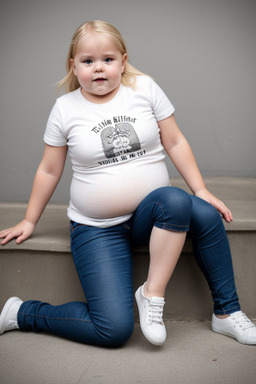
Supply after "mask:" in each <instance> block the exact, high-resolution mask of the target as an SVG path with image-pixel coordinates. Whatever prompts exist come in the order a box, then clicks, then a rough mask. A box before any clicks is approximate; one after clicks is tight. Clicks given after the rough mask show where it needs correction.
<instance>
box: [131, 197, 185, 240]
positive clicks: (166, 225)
mask: <svg viewBox="0 0 256 384" xmlns="http://www.w3.org/2000/svg"><path fill="white" fill-rule="evenodd" d="M152 204H156V205H158V207H159V208H160V209H161V211H162V215H163V217H164V222H163V223H159V224H161V225H163V226H164V227H168V226H170V227H177V228H184V227H186V230H185V231H184V232H187V231H188V226H187V225H184V224H183V225H179V224H168V223H167V222H166V217H165V211H164V208H163V206H162V205H161V204H160V203H159V202H158V201H151V202H150V203H149V204H148V205H146V206H145V207H144V208H143V209H142V211H141V213H140V215H139V216H141V215H142V213H143V211H144V210H145V209H146V208H147V207H149V206H150V205H152ZM136 221H137V220H136ZM134 223H135V222H134ZM155 226H157V225H155ZM164 229H167V228H164ZM171 229H173V228H171ZM173 230H174V229H173Z"/></svg>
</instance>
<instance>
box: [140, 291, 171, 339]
mask: <svg viewBox="0 0 256 384" xmlns="http://www.w3.org/2000/svg"><path fill="white" fill-rule="evenodd" d="M144 285H145V284H144ZM144 285H143V286H141V287H139V288H138V290H137V291H136V293H135V298H136V301H137V305H138V310H139V317H140V326H141V330H142V332H143V334H144V336H145V337H146V339H148V341H150V342H151V343H152V344H154V345H157V346H160V345H162V344H164V342H165V340H166V329H165V326H164V323H163V309H164V304H165V301H164V298H163V297H152V298H151V299H149V298H147V297H146V296H144V294H143V287H144Z"/></svg>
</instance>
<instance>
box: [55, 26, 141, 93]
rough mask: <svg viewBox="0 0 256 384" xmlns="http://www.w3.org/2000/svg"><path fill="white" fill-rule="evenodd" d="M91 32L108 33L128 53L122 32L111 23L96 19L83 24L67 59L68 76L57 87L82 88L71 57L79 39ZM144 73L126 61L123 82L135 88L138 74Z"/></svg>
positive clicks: (68, 90)
mask: <svg viewBox="0 0 256 384" xmlns="http://www.w3.org/2000/svg"><path fill="white" fill-rule="evenodd" d="M89 32H96V33H104V34H106V35H108V36H109V37H110V38H111V40H112V42H113V44H114V45H115V47H116V48H117V49H118V50H119V51H120V53H121V54H122V55H124V54H127V49H126V45H125V42H124V40H123V38H122V35H121V34H120V32H119V31H118V30H117V29H116V28H115V27H114V26H113V25H111V24H109V23H107V22H105V21H100V20H94V21H90V22H87V23H84V24H82V25H81V26H80V27H79V28H77V30H76V31H75V33H74V35H73V37H72V40H71V43H70V47H69V51H68V55H67V59H66V72H67V74H66V76H65V77H64V78H63V79H62V80H61V81H59V82H58V83H57V89H58V90H59V89H60V88H62V87H64V88H65V90H66V92H72V91H75V90H76V89H78V88H80V84H79V82H78V80H77V77H76V76H75V75H74V72H73V69H72V66H71V63H70V59H74V56H75V54H76V48H77V44H78V42H79V40H80V39H81V38H82V37H83V36H85V35H86V34H88V33H89ZM140 75H144V74H143V73H142V72H140V71H139V70H137V69H136V68H135V67H133V66H132V65H131V64H130V63H129V62H127V63H126V65H125V69H124V72H123V74H122V79H121V83H122V84H123V85H126V86H131V87H133V88H135V86H136V76H140Z"/></svg>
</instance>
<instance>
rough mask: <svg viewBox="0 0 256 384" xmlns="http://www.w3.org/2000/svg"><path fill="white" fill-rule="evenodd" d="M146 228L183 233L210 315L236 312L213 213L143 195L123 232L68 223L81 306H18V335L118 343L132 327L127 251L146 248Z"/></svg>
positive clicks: (160, 193)
mask: <svg viewBox="0 0 256 384" xmlns="http://www.w3.org/2000/svg"><path fill="white" fill-rule="evenodd" d="M153 226H156V227H159V228H163V229H166V230H171V231H181V232H188V236H189V237H191V238H192V240H193V247H194V255H195V258H196V260H197V263H198V265H199V267H200V268H201V270H202V272H203V274H204V276H205V278H206V279H207V281H208V284H209V287H210V290H211V293H212V298H213V302H214V312H215V313H216V314H230V313H232V312H235V311H237V310H240V306H239V302H238V296H237V293H236V287H235V283H234V274H233V267H232V260H231V254H230V248H229V244H228V240H227V236H226V232H225V228H224V225H223V222H222V219H221V216H220V214H219V212H218V211H217V210H216V209H215V208H214V207H213V206H212V205H210V204H208V203H207V202H205V201H203V200H201V199H199V198H197V197H195V196H192V195H189V194H187V193H186V192H184V191H183V190H181V189H179V188H175V187H163V188H159V189H157V190H155V191H153V192H151V193H150V194H149V195H148V196H147V197H146V198H145V199H144V200H143V201H142V202H141V203H140V205H139V206H138V208H137V210H136V211H135V213H134V215H133V216H132V218H131V219H130V220H129V221H127V222H126V223H124V224H121V225H117V226H114V227H110V228H97V227H90V226H86V225H81V224H78V223H74V222H71V224H70V231H71V250H72V254H73V258H74V262H75V265H76V268H77V271H78V275H79V278H80V281H81V285H82V287H83V290H84V293H85V296H86V299H87V302H86V303H85V302H72V303H67V304H63V305H58V306H53V305H50V304H48V303H43V302H39V301H27V302H24V303H23V304H22V305H21V307H20V310H19V312H18V324H19V326H20V328H21V329H23V330H34V331H46V332H51V333H53V334H56V335H59V336H62V337H65V338H68V339H71V340H75V341H78V342H82V343H87V344H94V345H102V346H119V345H122V344H123V343H125V341H127V340H128V339H129V338H130V336H131V334H132V332H133V326H134V314H133V279H132V250H131V243H132V242H134V243H137V244H148V242H149V238H150V234H151V231H152V228H153Z"/></svg>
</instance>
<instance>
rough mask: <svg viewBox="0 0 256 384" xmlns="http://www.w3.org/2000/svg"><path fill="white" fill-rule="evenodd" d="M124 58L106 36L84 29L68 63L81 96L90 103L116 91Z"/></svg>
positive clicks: (123, 65) (109, 96)
mask: <svg viewBox="0 0 256 384" xmlns="http://www.w3.org/2000/svg"><path fill="white" fill-rule="evenodd" d="M126 61H127V55H126V54H124V55H122V54H121V52H120V51H119V50H118V49H117V48H116V47H115V46H114V45H113V43H112V42H111V40H110V38H108V37H107V36H104V35H103V34H102V35H101V34H99V33H88V34H87V35H86V36H83V37H82V38H81V39H80V40H79V42H78V44H77V49H76V53H75V57H74V59H71V60H70V63H71V66H72V68H73V71H74V75H75V76H76V77H77V80H78V82H79V84H80V85H81V87H82V94H83V95H84V97H85V98H86V99H87V100H89V101H91V102H93V103H105V102H107V101H109V100H111V99H112V98H113V97H114V96H115V95H116V93H117V91H118V89H119V87H120V84H121V76H122V73H123V71H124V68H125V64H126Z"/></svg>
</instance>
